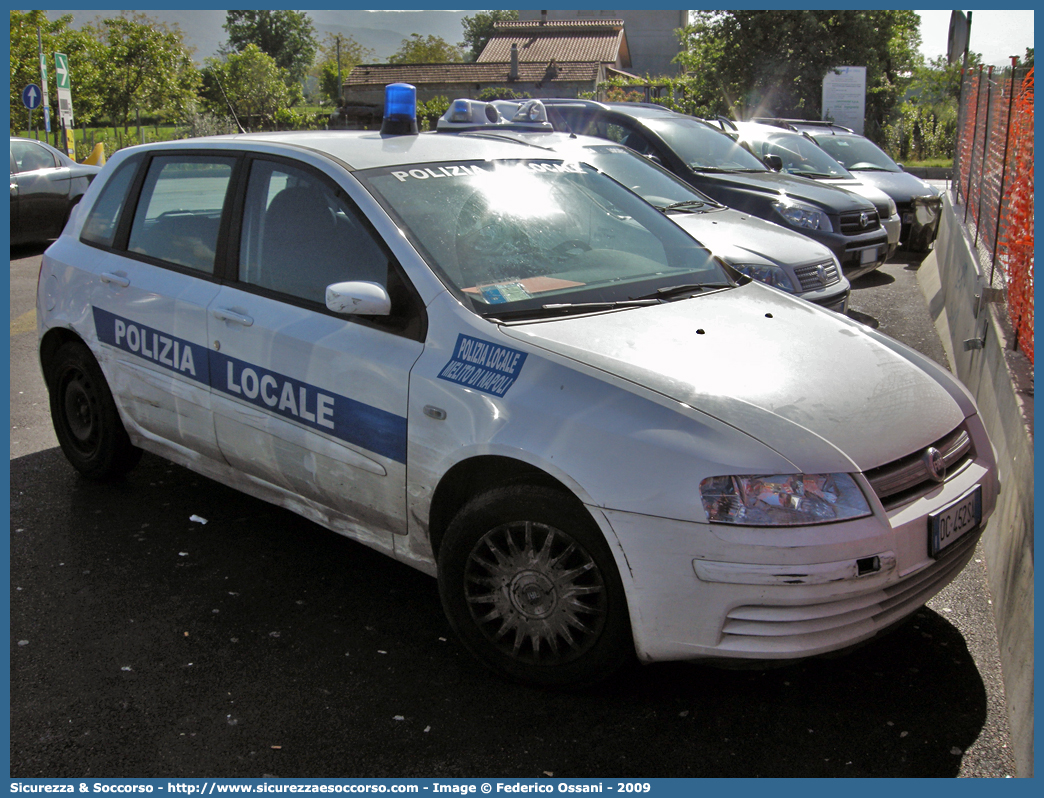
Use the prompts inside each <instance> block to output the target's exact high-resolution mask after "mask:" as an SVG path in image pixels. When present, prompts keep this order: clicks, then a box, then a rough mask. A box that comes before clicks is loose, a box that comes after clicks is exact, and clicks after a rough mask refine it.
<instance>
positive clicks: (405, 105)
mask: <svg viewBox="0 0 1044 798" xmlns="http://www.w3.org/2000/svg"><path fill="white" fill-rule="evenodd" d="M417 132H418V131H417V89H416V88H414V87H413V86H411V85H410V84H409V83H389V84H388V85H387V86H385V87H384V121H383V122H382V123H381V134H382V135H385V136H410V135H416V134H417Z"/></svg>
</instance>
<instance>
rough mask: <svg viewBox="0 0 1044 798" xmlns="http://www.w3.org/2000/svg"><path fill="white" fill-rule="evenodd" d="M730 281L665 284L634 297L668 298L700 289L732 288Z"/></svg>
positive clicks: (640, 298) (645, 298) (638, 298)
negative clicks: (650, 291)
mask: <svg viewBox="0 0 1044 798" xmlns="http://www.w3.org/2000/svg"><path fill="white" fill-rule="evenodd" d="M732 287H733V284H732V283H682V284H680V285H667V286H664V287H663V288H657V289H656V290H655V291H653V292H652V293H651V294H646V295H644V296H640V297H636V299H637V300H649V299H654V300H655V299H669V298H671V297H677V296H679V295H681V294H697V293H700V292H701V291H710V290H712V289H718V288H732Z"/></svg>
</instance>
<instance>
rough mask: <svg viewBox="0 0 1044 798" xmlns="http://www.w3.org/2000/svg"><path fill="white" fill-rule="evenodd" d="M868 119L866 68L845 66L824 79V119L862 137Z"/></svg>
mask: <svg viewBox="0 0 1044 798" xmlns="http://www.w3.org/2000/svg"><path fill="white" fill-rule="evenodd" d="M865 117H866V67H856V66H843V67H837V68H835V69H833V70H831V71H830V72H827V74H826V77H824V78H823V118H824V119H829V120H832V121H834V122H836V123H837V124H839V125H844V126H845V127H849V128H852V130H854V131H855V132H856V133H859V134H860V135H862V133H863V122H864V119H865Z"/></svg>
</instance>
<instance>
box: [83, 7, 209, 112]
mask: <svg viewBox="0 0 1044 798" xmlns="http://www.w3.org/2000/svg"><path fill="white" fill-rule="evenodd" d="M83 30H84V33H86V34H88V35H89V36H90V37H92V38H93V39H94V40H95V42H96V46H95V49H94V50H93V52H92V56H93V57H94V58H95V59H96V63H97V64H100V65H104V67H103V70H104V71H103V70H102V69H99V70H97V71H96V72H94V73H93V74H92V76H91V81H92V82H93V84H94V85H93V90H94V91H95V92H96V93H97V95H98V97H99V98H100V100H101V104H102V108H103V109H104V113H105V114H106V115H108V116H109V118H110V119H111V120H112V122H113V125H116V124H120V125H122V126H123V129H124V130H127V129H128V127H129V124H130V116H131V114H132V112H135V111H138V110H140V111H144V112H146V113H149V114H160V115H165V116H169V117H172V118H175V119H180V118H181V116H182V115H183V114H184V113H185V111H186V110H187V109H188V107H189V106H190V105H191V103H192V101H193V100H194V99H195V95H196V91H197V89H198V87H199V72H198V71H197V70H196V67H195V65H194V64H193V63H192V58H191V56H190V54H189V51H188V49H187V48H186V46H185V42H184V40H183V38H182V33H181V30H180V29H179V28H178V27H177V26H174V27H168V26H167V25H166V24H165V23H162V22H158V21H156V20H154V19H152V18H151V17H149V16H147V15H145V14H142V13H131V12H129V11H123V12H121V14H120V16H118V17H109V18H107V19H101V20H95V21H94V22H92V23H91V24H90V25H86V26H84V29H83ZM74 99H75V96H74Z"/></svg>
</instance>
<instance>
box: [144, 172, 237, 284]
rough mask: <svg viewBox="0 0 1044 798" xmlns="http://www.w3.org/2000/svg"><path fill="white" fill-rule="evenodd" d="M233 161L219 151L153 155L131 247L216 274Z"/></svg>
mask: <svg viewBox="0 0 1044 798" xmlns="http://www.w3.org/2000/svg"><path fill="white" fill-rule="evenodd" d="M234 165H235V158H226V157H218V156H202V155H165V156H159V157H156V158H153V159H152V163H151V164H150V165H149V172H148V175H147V176H146V178H145V184H144V186H143V187H142V190H141V197H140V199H139V200H138V207H137V209H136V210H135V213H134V223H133V224H132V225H131V231H130V240H129V241H128V242H127V249H128V250H129V251H131V252H135V253H137V254H139V255H148V256H151V257H154V258H159V259H160V260H164V261H167V262H168V263H173V264H176V265H179V266H185V267H187V268H189V269H194V270H197V271H201V272H206V273H208V274H212V273H213V272H214V257H215V254H216V252H217V242H218V230H219V228H220V226H221V211H222V208H223V207H224V205H225V195H226V194H227V192H228V185H229V181H230V180H231V178H232V168H233V166H234Z"/></svg>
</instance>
